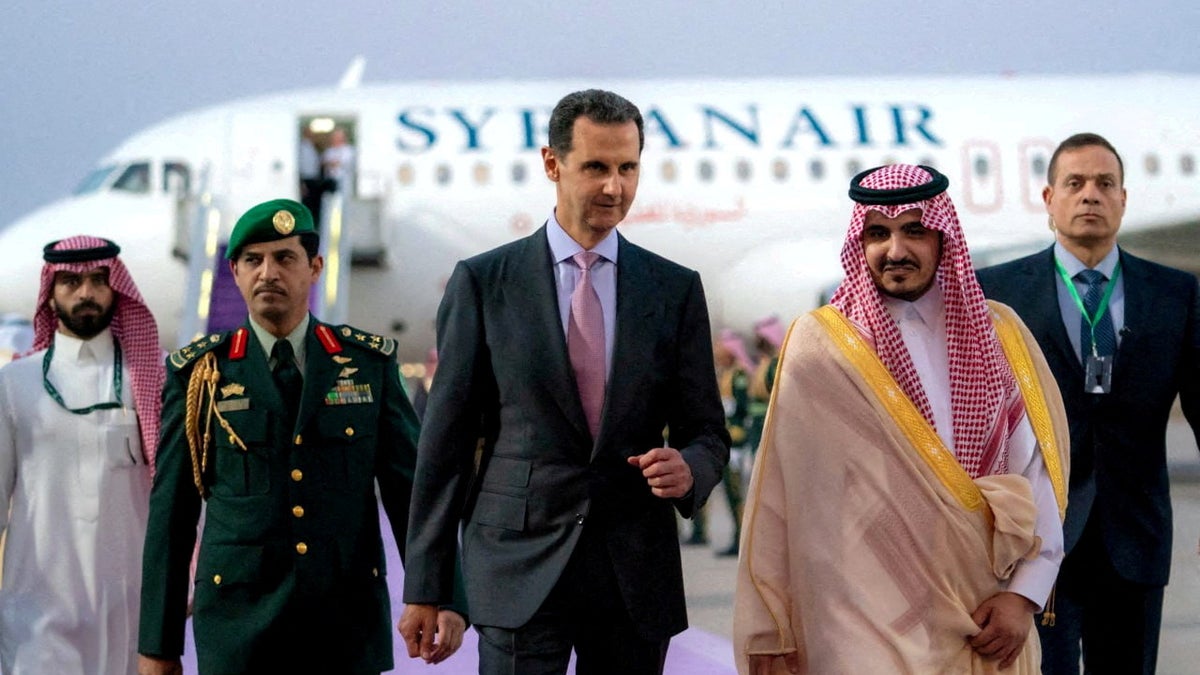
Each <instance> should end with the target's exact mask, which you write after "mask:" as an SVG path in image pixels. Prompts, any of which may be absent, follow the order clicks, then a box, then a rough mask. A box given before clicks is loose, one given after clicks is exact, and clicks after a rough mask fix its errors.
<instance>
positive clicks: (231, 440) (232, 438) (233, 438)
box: [229, 434, 237, 445]
mask: <svg viewBox="0 0 1200 675" xmlns="http://www.w3.org/2000/svg"><path fill="white" fill-rule="evenodd" d="M235 439H236V437H235V436H234V435H233V434H229V444H230V445H233V444H234V443H236V442H237V441H236V440H235Z"/></svg>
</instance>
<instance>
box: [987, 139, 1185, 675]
mask: <svg viewBox="0 0 1200 675" xmlns="http://www.w3.org/2000/svg"><path fill="white" fill-rule="evenodd" d="M1047 179H1048V182H1047V185H1046V187H1045V189H1044V190H1043V191H1042V198H1043V201H1045V203H1046V212H1047V213H1048V214H1049V215H1050V225H1051V229H1052V230H1053V231H1054V234H1055V239H1056V241H1055V243H1054V245H1053V246H1051V247H1048V248H1046V249H1044V250H1042V251H1041V252H1039V253H1035V254H1033V255H1031V256H1027V257H1025V258H1021V259H1019V260H1014V261H1012V262H1010V263H1006V264H1003V265H998V266H996V267H991V268H988V269H985V270H980V272H979V281H980V283H981V284H982V285H983V289H984V292H985V293H987V295H988V297H991V298H994V299H996V300H999V301H1000V302H1005V303H1008V304H1010V305H1011V306H1012V308H1013V309H1014V310H1016V312H1017V313H1018V314H1019V315H1020V316H1021V317H1022V318H1023V319H1024V320H1025V321H1026V323H1027V324H1028V325H1029V329H1030V331H1032V333H1033V335H1034V337H1035V338H1036V339H1037V341H1038V344H1039V345H1040V346H1041V348H1042V351H1043V352H1044V353H1045V355H1046V361H1047V363H1049V365H1050V370H1051V371H1052V372H1053V373H1054V377H1055V379H1056V380H1057V381H1058V386H1059V388H1060V389H1061V390H1062V396H1063V402H1064V404H1065V405H1066V410H1067V418H1068V419H1069V420H1070V421H1071V464H1072V468H1073V471H1072V472H1071V485H1070V491H1069V500H1068V501H1069V503H1070V507H1069V508H1068V509H1067V516H1066V522H1065V524H1064V526H1063V530H1064V540H1065V545H1066V551H1067V555H1066V558H1065V560H1064V561H1063V566H1062V572H1061V573H1060V574H1059V578H1058V584H1057V586H1056V589H1057V590H1056V592H1055V610H1056V615H1057V616H1056V620H1055V621H1053V622H1052V621H1048V620H1047V621H1043V622H1042V623H1041V625H1039V627H1038V630H1039V631H1040V633H1041V638H1042V653H1043V661H1042V668H1043V670H1044V671H1045V672H1046V673H1053V674H1058V673H1078V672H1079V660H1080V657H1081V656H1082V657H1083V661H1084V666H1085V668H1086V670H1087V671H1088V672H1115V673H1153V672H1154V671H1155V668H1156V666H1157V661H1158V637H1159V628H1160V624H1161V622H1162V603H1163V588H1164V587H1165V586H1166V584H1167V580H1168V578H1169V575H1170V571H1171V531H1172V523H1171V497H1170V492H1169V480H1168V476H1167V457H1166V429H1167V423H1168V420H1169V419H1170V415H1171V408H1172V407H1173V405H1174V403H1175V399H1176V396H1177V395H1178V397H1179V400H1180V403H1181V407H1182V409H1183V413H1184V416H1185V417H1186V418H1187V420H1188V422H1189V423H1190V424H1191V427H1192V431H1193V432H1196V431H1197V430H1200V289H1198V288H1197V282H1196V278H1195V277H1194V276H1192V275H1190V274H1187V273H1185V272H1181V271H1179V270H1174V269H1171V268H1168V267H1163V266H1162V265H1156V264H1154V263H1152V262H1149V261H1147V260H1142V259H1141V258H1138V257H1136V256H1133V255H1130V254H1129V253H1128V252H1127V251H1124V250H1122V249H1120V248H1119V247H1118V246H1117V244H1116V238H1117V231H1118V229H1119V228H1120V226H1121V219H1122V217H1123V216H1124V214H1125V197H1126V194H1125V187H1124V185H1125V183H1124V179H1125V175H1124V166H1123V165H1122V163H1121V158H1120V156H1119V155H1118V154H1117V151H1116V149H1115V148H1114V147H1113V146H1112V144H1110V143H1109V142H1108V141H1107V140H1105V139H1104V138H1103V137H1102V136H1099V135H1097V134H1092V133H1082V134H1075V135H1074V136H1071V137H1070V138H1068V139H1066V140H1065V141H1063V142H1062V143H1061V144H1060V145H1059V146H1058V148H1057V149H1056V150H1055V151H1054V154H1053V155H1052V156H1051V158H1050V166H1049V171H1048V175H1047Z"/></svg>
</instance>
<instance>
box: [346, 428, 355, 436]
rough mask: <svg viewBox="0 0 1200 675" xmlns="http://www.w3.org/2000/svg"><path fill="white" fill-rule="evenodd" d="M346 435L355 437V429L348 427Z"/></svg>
mask: <svg viewBox="0 0 1200 675" xmlns="http://www.w3.org/2000/svg"><path fill="white" fill-rule="evenodd" d="M346 435H347V436H353V435H354V427H346Z"/></svg>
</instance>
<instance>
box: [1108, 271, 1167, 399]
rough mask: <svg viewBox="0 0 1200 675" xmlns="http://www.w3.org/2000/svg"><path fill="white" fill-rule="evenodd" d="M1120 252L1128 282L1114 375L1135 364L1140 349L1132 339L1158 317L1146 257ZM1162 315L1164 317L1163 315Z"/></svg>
mask: <svg viewBox="0 0 1200 675" xmlns="http://www.w3.org/2000/svg"><path fill="white" fill-rule="evenodd" d="M1120 256H1121V278H1122V279H1123V282H1122V283H1123V284H1124V286H1125V318H1124V324H1125V325H1124V327H1123V328H1122V329H1121V333H1122V335H1121V346H1119V347H1117V354H1116V357H1115V359H1114V360H1113V377H1114V379H1115V378H1116V377H1118V376H1119V375H1120V374H1122V373H1123V372H1124V371H1126V370H1128V368H1129V366H1130V365H1131V364H1130V362H1129V360H1130V359H1132V358H1133V356H1132V355H1133V354H1134V353H1135V352H1136V351H1138V350H1134V349H1131V348H1130V343H1131V342H1132V341H1134V340H1137V339H1139V338H1140V337H1141V336H1142V335H1144V334H1146V333H1147V331H1148V328H1149V326H1152V325H1154V322H1155V318H1156V317H1154V316H1153V308H1154V298H1153V297H1152V295H1153V291H1154V280H1153V278H1152V277H1151V276H1150V275H1149V274H1147V269H1146V266H1145V265H1144V264H1143V261H1142V260H1140V259H1138V258H1135V257H1133V256H1131V255H1129V254H1127V253H1125V251H1121V252H1120ZM1158 318H1159V319H1161V317H1158ZM1122 347H1123V348H1122Z"/></svg>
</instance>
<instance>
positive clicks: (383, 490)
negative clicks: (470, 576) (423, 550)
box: [138, 199, 466, 675]
mask: <svg viewBox="0 0 1200 675" xmlns="http://www.w3.org/2000/svg"><path fill="white" fill-rule="evenodd" d="M318 243H319V241H318V235H317V234H316V232H315V231H314V230H313V221H312V215H311V214H310V213H309V211H308V209H307V208H305V207H304V206H303V205H301V204H299V203H297V202H294V201H291V200H287V199H278V200H274V201H270V202H266V203H264V204H259V205H258V206H255V207H254V208H252V209H250V210H249V211H248V212H246V214H245V215H243V216H242V217H241V218H240V219H239V220H238V222H237V224H236V225H235V227H234V229H233V233H232V234H231V236H230V239H229V248H228V253H227V255H226V257H227V258H228V259H229V264H230V268H231V269H232V271H233V274H234V277H235V279H236V281H237V285H238V289H239V290H240V291H241V293H242V297H243V298H244V299H245V301H246V306H247V308H248V309H249V318H248V320H247V322H246V323H245V324H244V325H243V326H242V327H241V328H238V329H237V330H236V331H232V332H229V333H221V334H215V335H211V336H208V337H205V338H202V339H200V340H197V341H195V342H193V343H192V344H190V345H188V346H187V347H184V348H183V349H181V350H179V351H177V352H175V353H173V354H171V355H170V357H169V358H168V363H167V370H168V375H167V383H166V386H165V390H164V394H163V412H162V437H161V439H162V440H161V444H160V446H159V448H160V449H159V454H158V459H157V475H156V478H155V482H154V487H153V489H152V491H151V495H150V520H149V526H148V530H147V534H146V545H145V551H144V565H143V574H142V611H141V626H140V634H139V642H138V651H139V653H140V654H141V657H139V673H144V674H150V673H178V672H181V669H180V655H181V654H182V653H183V644H184V624H185V620H186V615H187V613H188V578H189V562H190V561H191V559H192V551H193V548H194V546H195V540H196V525H197V521H198V519H199V516H200V510H201V504H202V502H203V504H204V507H205V522H204V531H203V536H202V538H201V545H200V551H199V558H198V561H197V565H196V571H195V588H194V603H193V629H194V632H195V640H196V656H197V663H198V666H199V669H200V672H201V673H204V674H205V675H207V674H209V673H214V674H215V673H263V672H288V673H379V672H381V671H385V670H390V669H391V668H392V667H393V659H392V653H393V652H392V635H391V625H390V624H391V608H390V603H389V599H388V588H387V583H386V570H385V569H384V559H385V556H384V550H383V542H382V538H381V536H380V527H379V512H378V506H377V505H376V497H375V494H376V492H375V484H376V482H378V485H379V495H380V498H381V500H382V502H383V507H384V509H385V511H386V512H387V516H388V521H389V522H390V524H391V529H392V534H393V535H394V536H395V538H396V542H397V544H398V545H399V546H400V548H401V550H403V548H404V541H405V535H406V532H407V525H408V516H409V496H410V494H411V492H412V477H413V468H414V466H415V462H416V443H417V431H418V424H417V419H416V415H415V414H414V413H413V410H412V406H411V405H410V404H409V402H408V398H407V397H406V396H405V393H404V390H403V388H402V386H401V384H400V378H399V371H398V368H397V364H396V361H395V354H394V351H395V343H394V342H393V341H392V340H391V339H389V338H382V337H379V336H375V335H370V334H367V333H364V332H362V331H359V330H356V329H354V328H351V327H348V326H329V325H326V324H322V323H320V322H319V321H317V320H316V319H315V318H313V317H312V316H311V315H310V314H309V312H308V296H309V292H310V289H311V287H312V284H313V283H314V282H315V281H316V280H317V279H318V278H319V277H320V274H321V270H322V266H323V261H322V258H321V256H320V255H318V254H317V247H318ZM458 597H461V595H459V596H458ZM456 609H457V611H454V610H451V609H444V610H442V611H441V612H440V613H439V616H438V638H437V648H436V649H435V651H434V653H433V654H432V655H431V657H430V658H429V659H428V660H429V661H431V662H437V661H440V660H442V659H444V658H446V657H447V656H449V655H450V654H452V653H453V652H454V651H455V650H456V649H457V648H458V647H459V645H460V644H461V641H462V634H463V631H464V630H465V628H466V623H465V619H464V618H463V616H462V614H463V607H462V605H461V603H459V604H456Z"/></svg>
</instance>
